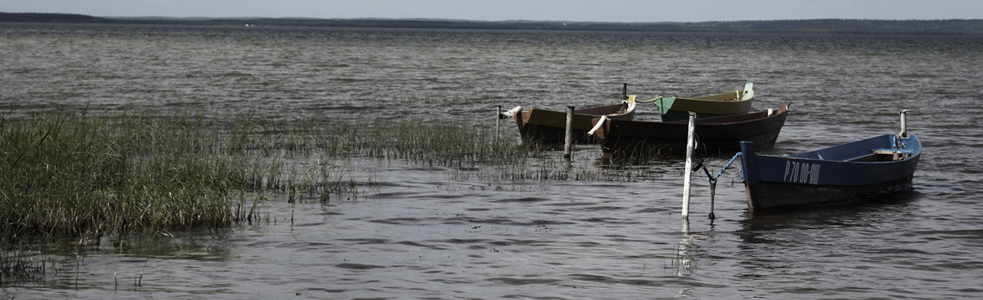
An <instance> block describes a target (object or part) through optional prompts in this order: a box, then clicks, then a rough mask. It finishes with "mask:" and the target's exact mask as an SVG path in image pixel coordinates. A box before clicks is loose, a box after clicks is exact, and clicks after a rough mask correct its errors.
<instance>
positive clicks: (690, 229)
mask: <svg viewBox="0 0 983 300" xmlns="http://www.w3.org/2000/svg"><path fill="white" fill-rule="evenodd" d="M0 54H2V56H0V86H2V90H0V110H2V111H4V112H9V113H12V114H22V113H30V112H33V111H38V110H48V109H61V108H69V109H74V108H83V107H88V109H90V110H95V111H104V110H108V111H113V110H119V109H147V110H153V111H168V110H175V111H188V110H200V111H205V112H211V113H209V114H210V115H214V116H216V117H221V116H229V115H232V114H235V113H240V112H252V113H255V114H259V115H261V116H265V117H268V118H280V119H287V120H290V119H294V118H296V119H302V116H318V117H323V118H339V119H350V118H407V117H421V118H423V117H427V118H433V119H452V120H474V122H475V123H476V124H480V125H482V126H495V122H496V120H495V119H494V111H495V108H496V106H497V105H502V106H503V107H505V108H508V107H511V106H515V105H522V106H524V107H530V106H535V107H543V108H553V109H562V108H563V107H565V106H566V105H575V106H578V107H586V106H592V105H599V104H608V103H615V102H617V101H618V99H619V97H620V94H621V85H622V83H628V89H629V93H630V94H637V95H639V98H640V99H649V98H651V97H652V96H654V95H665V96H695V95H704V94H710V93H719V92H725V91H731V90H736V89H739V88H741V87H743V85H744V83H745V82H754V84H755V99H756V102H755V103H754V105H753V107H752V109H753V110H763V109H766V108H769V107H773V108H774V107H777V106H778V104H780V103H782V102H791V103H792V112H791V113H790V115H789V117H788V121H787V124H786V126H785V128H784V129H783V130H782V133H781V136H780V137H779V139H778V142H777V144H776V146H775V148H774V149H771V150H768V151H764V152H765V153H768V154H776V155H777V154H788V153H794V152H799V151H805V150H811V149H816V148H819V147H824V146H829V145H834V144H838V143H842V142H847V141H851V140H855V139H859V138H864V137H869V136H873V135H878V134H884V133H894V132H897V131H898V130H899V127H900V125H899V120H898V116H897V112H898V111H899V110H901V109H908V110H909V114H908V124H909V131H910V132H911V133H914V134H917V135H918V136H919V137H920V138H921V140H922V141H923V147H924V152H923V157H922V159H921V161H920V165H919V168H918V171H917V172H916V173H915V178H914V187H915V188H914V190H913V191H910V192H903V193H897V194H890V195H883V196H878V197H877V198H875V199H873V201H871V202H870V203H868V204H863V205H854V206H848V207H835V208H822V209H812V210H805V211H798V212H793V213H787V214H777V215H761V214H753V213H751V212H749V211H747V208H746V203H745V200H744V189H743V186H742V184H741V183H740V179H739V175H738V174H739V172H738V169H737V168H739V166H737V167H732V169H730V170H729V171H728V172H727V173H726V174H725V175H724V177H722V178H721V180H720V184H719V185H718V187H717V194H716V207H715V214H716V216H717V219H716V220H712V221H711V220H709V219H708V218H707V217H706V215H707V213H708V212H709V210H710V207H709V206H710V205H709V187H708V185H707V183H706V180H705V178H704V177H702V176H696V177H694V179H695V180H694V182H695V186H694V188H693V192H694V200H693V204H692V205H691V215H690V217H689V221H688V222H683V221H682V220H681V217H680V202H681V195H682V187H681V185H682V181H683V180H682V176H681V173H680V169H681V168H682V161H681V160H680V159H678V158H670V159H665V160H662V161H657V162H653V163H652V164H650V165H644V166H637V168H639V171H638V174H642V176H641V177H640V178H636V179H635V180H631V181H576V180H495V179H486V178H487V177H483V176H480V174H479V173H477V172H476V171H469V170H458V169H454V168H441V167H429V166H420V165H415V164H413V163H410V162H400V161H377V160H373V159H369V158H365V159H355V160H353V163H356V164H357V165H358V170H361V171H360V172H364V173H366V174H369V176H371V177H372V178H373V180H374V181H375V183H376V184H375V185H374V186H373V187H371V188H366V189H364V191H363V192H362V193H361V194H360V195H359V196H358V197H348V198H342V199H332V201H330V202H328V203H325V204H322V203H320V202H317V201H302V202H299V203H287V201H286V199H285V198H276V199H273V200H272V201H269V202H267V203H266V204H264V206H263V207H261V209H262V214H263V215H264V216H266V217H268V218H269V219H270V220H269V221H261V222H257V223H254V224H243V225H237V226H234V227H233V228H229V229H221V230H206V231H200V232H169V233H161V234H158V235H157V236H155V237H146V238H145V239H143V240H134V241H130V243H129V244H126V245H122V246H121V245H113V243H111V242H108V240H106V241H105V242H102V243H100V244H98V245H94V244H91V243H81V244H80V243H79V241H64V242H63V243H50V244H41V245H34V246H31V247H32V248H35V249H37V252H38V256H37V257H38V259H44V260H45V261H46V262H45V263H44V265H45V267H46V268H47V270H46V272H45V274H46V276H45V278H44V280H43V281H40V282H30V283H20V284H7V285H4V286H3V288H2V290H0V297H3V298H97V299H105V298H230V299H245V298H253V299H269V298H289V299H304V298H321V299H324V298H329V299H351V298H366V299H396V298H400V299H402V298H414V299H421V298H422V299H450V298H473V299H501V298H520V299H527V298H532V299H653V298H656V299H657V298H677V297H679V298H696V299H706V298H782V299H785V298H797V299H802V298H839V299H857V298H891V299H905V298H914V299H940V298H975V297H979V295H981V293H983V288H980V287H979V284H980V282H983V251H980V249H981V246H983V225H981V224H983V216H981V214H980V212H981V211H983V204H981V203H980V200H981V196H980V194H981V192H983V187H981V182H983V172H981V171H980V163H981V160H980V157H981V156H977V154H981V155H983V150H981V148H980V147H981V146H983V130H981V129H980V128H981V125H983V124H981V123H983V122H981V121H980V118H979V116H980V115H981V113H983V79H981V78H983V38H981V37H924V36H834V35H779V34H691V33H687V34H673V33H620V32H537V31H521V32H520V31H455V30H395V29H393V30H377V29H317V28H289V29H284V28H279V29H277V28H256V27H241V28H233V27H161V26H104V25H91V26H90V25H85V26H83V25H23V24H0ZM637 119H642V120H657V119H658V115H657V114H656V113H655V107H654V106H645V105H641V106H640V107H639V113H638V115H637ZM502 130H503V136H506V137H508V138H516V139H517V138H518V132H517V131H516V130H515V128H514V125H513V126H504V127H503V128H502ZM557 155H559V154H557ZM600 156H601V153H600V149H599V148H598V147H597V146H580V147H578V149H577V151H576V152H575V153H574V162H573V164H574V165H575V166H574V168H598V167H600V166H599V164H598V161H599V158H600ZM727 159H729V157H716V158H712V159H709V160H708V161H707V163H708V165H710V166H711V168H712V169H714V170H717V169H719V168H720V167H721V166H722V165H723V164H724V163H725V162H726V160H727ZM697 175H699V174H697Z"/></svg>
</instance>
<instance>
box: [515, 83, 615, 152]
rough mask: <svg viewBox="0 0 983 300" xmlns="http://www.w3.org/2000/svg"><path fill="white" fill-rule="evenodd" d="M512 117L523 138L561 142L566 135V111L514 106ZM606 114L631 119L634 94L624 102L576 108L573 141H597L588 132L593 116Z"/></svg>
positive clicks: (548, 142) (536, 141)
mask: <svg viewBox="0 0 983 300" xmlns="http://www.w3.org/2000/svg"><path fill="white" fill-rule="evenodd" d="M511 111H513V112H512V113H511V115H512V120H513V121H515V124H516V125H518V126H519V134H520V135H521V136H522V140H523V141H529V142H535V143H543V144H562V143H563V142H564V140H565V138H566V126H567V113H566V111H555V110H546V109H537V108H529V109H528V110H525V111H523V110H521V107H517V108H513V109H512V110H511ZM600 116H607V117H608V118H611V119H616V120H631V119H632V118H633V117H634V116H635V96H634V95H632V96H629V97H628V100H624V101H622V102H621V104H615V105H608V106H599V107H591V108H583V109H575V110H574V115H573V124H572V125H573V140H574V142H576V143H579V144H590V143H597V139H595V138H594V137H592V136H588V135H587V130H590V129H591V119H593V118H597V117H600Z"/></svg>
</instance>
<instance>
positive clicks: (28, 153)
mask: <svg viewBox="0 0 983 300" xmlns="http://www.w3.org/2000/svg"><path fill="white" fill-rule="evenodd" d="M502 131H503V132H499V131H498V130H496V128H494V127H489V126H486V125H482V124H477V123H475V122H471V121H449V122H434V121H430V120H423V119H386V118H353V119H350V120H343V121H337V120H332V119H327V118H317V117H313V116H310V117H303V118H294V119H290V120H288V119H273V118H269V117H264V116H258V115H255V114H242V115H236V116H232V117H230V118H228V119H225V120H222V119H220V118H216V117H211V118H206V117H205V115H203V114H197V115H195V114H172V115H166V116H157V115H149V114H131V113H128V112H124V113H105V114H100V115H91V114H89V113H88V112H87V111H77V112H60V113H41V114H37V115H32V116H26V117H25V116H20V117H17V118H14V117H11V116H0V152H2V153H0V154H2V156H0V205H3V207H5V208H7V209H5V210H2V211H0V233H3V234H4V238H9V237H13V236H17V235H18V234H23V233H41V234H68V235H93V234H95V235H98V234H101V233H105V232H115V233H125V232H129V231H132V230H136V229H140V230H146V229H149V230H157V229H162V228H191V227H225V226H230V225H231V224H234V223H236V222H241V221H247V222H248V221H252V219H253V218H255V217H256V216H257V215H258V213H259V212H258V211H257V203H258V202H260V201H263V199H268V198H267V197H265V196H263V195H262V193H266V192H273V193H286V194H287V195H288V197H287V199H288V201H295V200H299V199H302V198H304V195H308V197H309V198H312V199H318V200H320V201H330V198H331V195H333V194H341V193H349V194H353V195H355V196H356V197H357V195H358V190H359V187H364V186H371V185H372V179H371V177H367V176H371V174H369V175H366V174H361V173H364V172H366V170H362V171H355V168H354V167H353V166H352V165H351V163H350V162H351V160H352V159H355V158H369V159H373V160H382V161H400V162H408V163H411V164H418V165H426V166H441V167H451V168H458V169H459V170H479V171H477V173H476V176H477V177H478V178H479V179H483V180H618V179H619V178H621V179H622V180H623V178H629V180H630V178H631V176H632V174H627V175H628V176H627V177H626V176H624V175H625V174H624V172H625V170H627V172H633V171H631V170H630V169H623V168H617V167H605V168H597V167H593V166H592V165H590V164H586V165H585V164H578V165H577V166H576V167H571V166H570V165H569V164H568V163H565V162H564V161H561V160H560V159H558V155H559V154H558V152H555V151H548V149H544V148H539V147H535V146H524V145H522V143H521V142H520V141H519V139H518V138H517V136H516V135H515V134H514V132H508V131H505V130H502ZM368 172H371V171H368ZM452 176H453V175H452ZM464 176H468V175H464Z"/></svg>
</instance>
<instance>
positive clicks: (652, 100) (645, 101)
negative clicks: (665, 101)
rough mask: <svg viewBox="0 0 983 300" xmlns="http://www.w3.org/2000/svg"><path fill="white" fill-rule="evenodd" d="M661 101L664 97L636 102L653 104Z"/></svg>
mask: <svg viewBox="0 0 983 300" xmlns="http://www.w3.org/2000/svg"><path fill="white" fill-rule="evenodd" d="M659 99H662V96H655V98H652V99H649V100H637V101H635V102H638V103H651V102H655V101H658V100H659Z"/></svg>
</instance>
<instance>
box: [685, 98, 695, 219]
mask: <svg viewBox="0 0 983 300" xmlns="http://www.w3.org/2000/svg"><path fill="white" fill-rule="evenodd" d="M695 124H696V113H694V112H689V127H688V129H687V131H686V169H685V170H683V218H689V190H690V181H691V178H690V177H692V176H691V175H693V135H694V131H695V130H694V129H696V125H695Z"/></svg>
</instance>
